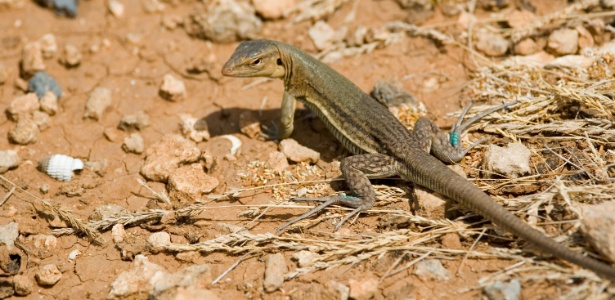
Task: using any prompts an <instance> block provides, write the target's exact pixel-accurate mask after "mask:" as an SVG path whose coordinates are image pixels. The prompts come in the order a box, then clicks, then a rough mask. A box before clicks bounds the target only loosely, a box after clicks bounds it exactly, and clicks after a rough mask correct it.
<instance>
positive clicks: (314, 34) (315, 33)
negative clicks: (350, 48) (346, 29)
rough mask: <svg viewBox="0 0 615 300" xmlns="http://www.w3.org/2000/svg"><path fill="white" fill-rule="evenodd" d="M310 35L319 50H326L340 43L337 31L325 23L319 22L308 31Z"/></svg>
mask: <svg viewBox="0 0 615 300" xmlns="http://www.w3.org/2000/svg"><path fill="white" fill-rule="evenodd" d="M308 35H309V37H310V38H311V39H312V42H314V46H316V49H318V50H321V51H322V50H325V49H327V48H330V47H331V46H333V44H334V43H335V42H337V41H339V40H340V39H339V37H338V35H337V33H336V32H335V30H334V29H333V28H332V27H331V26H329V24H327V23H326V22H324V21H318V22H316V24H314V26H312V27H311V28H310V29H309V30H308Z"/></svg>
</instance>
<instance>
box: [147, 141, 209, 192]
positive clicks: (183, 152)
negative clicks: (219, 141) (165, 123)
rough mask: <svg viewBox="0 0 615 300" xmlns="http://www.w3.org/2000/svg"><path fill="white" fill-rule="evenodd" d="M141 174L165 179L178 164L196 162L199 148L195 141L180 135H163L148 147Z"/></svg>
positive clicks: (156, 179) (199, 151) (199, 153)
mask: <svg viewBox="0 0 615 300" xmlns="http://www.w3.org/2000/svg"><path fill="white" fill-rule="evenodd" d="M145 154H146V157H145V164H144V165H143V167H142V168H141V175H143V176H144V177H145V178H147V179H149V180H153V181H166V180H167V179H168V176H169V174H171V173H173V172H174V171H175V170H176V169H177V168H178V167H179V165H180V164H182V165H183V164H187V163H190V162H196V161H197V160H198V159H199V158H200V156H201V150H200V149H199V148H198V147H197V145H196V143H195V142H193V141H191V140H188V139H185V138H183V137H182V136H180V135H176V134H168V135H165V136H164V137H163V138H162V139H161V140H160V141H159V142H157V143H155V144H153V145H151V146H149V147H148V149H147V151H146V153H145Z"/></svg>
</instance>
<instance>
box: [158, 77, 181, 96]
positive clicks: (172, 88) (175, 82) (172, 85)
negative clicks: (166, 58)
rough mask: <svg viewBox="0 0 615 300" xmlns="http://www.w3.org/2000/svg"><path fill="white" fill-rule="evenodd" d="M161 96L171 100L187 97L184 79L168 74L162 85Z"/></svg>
mask: <svg viewBox="0 0 615 300" xmlns="http://www.w3.org/2000/svg"><path fill="white" fill-rule="evenodd" d="M160 96H161V97H162V98H164V99H166V100H169V101H178V100H181V99H183V98H185V97H186V86H185V85H184V82H183V81H181V80H179V79H176V78H175V77H173V76H172V75H170V74H167V75H165V76H164V79H163V80H162V85H160Z"/></svg>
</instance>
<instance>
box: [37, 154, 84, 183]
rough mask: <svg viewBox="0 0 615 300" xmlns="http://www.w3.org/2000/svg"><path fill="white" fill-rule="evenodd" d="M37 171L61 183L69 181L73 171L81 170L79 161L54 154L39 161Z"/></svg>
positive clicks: (81, 164) (81, 166) (81, 165)
mask: <svg viewBox="0 0 615 300" xmlns="http://www.w3.org/2000/svg"><path fill="white" fill-rule="evenodd" d="M38 167H39V170H41V172H44V173H47V175H49V176H51V177H52V178H55V179H57V180H62V181H70V180H71V178H73V171H74V170H81V169H83V162H82V161H81V160H80V159H77V158H72V157H70V156H66V155H62V154H55V155H52V156H49V157H46V158H43V159H41V160H40V161H39V166H38Z"/></svg>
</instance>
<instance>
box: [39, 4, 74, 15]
mask: <svg viewBox="0 0 615 300" xmlns="http://www.w3.org/2000/svg"><path fill="white" fill-rule="evenodd" d="M38 2H39V3H41V4H42V5H43V6H47V7H49V8H53V10H54V11H55V12H56V14H58V15H65V16H68V17H71V18H74V17H76V16H77V0H38Z"/></svg>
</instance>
